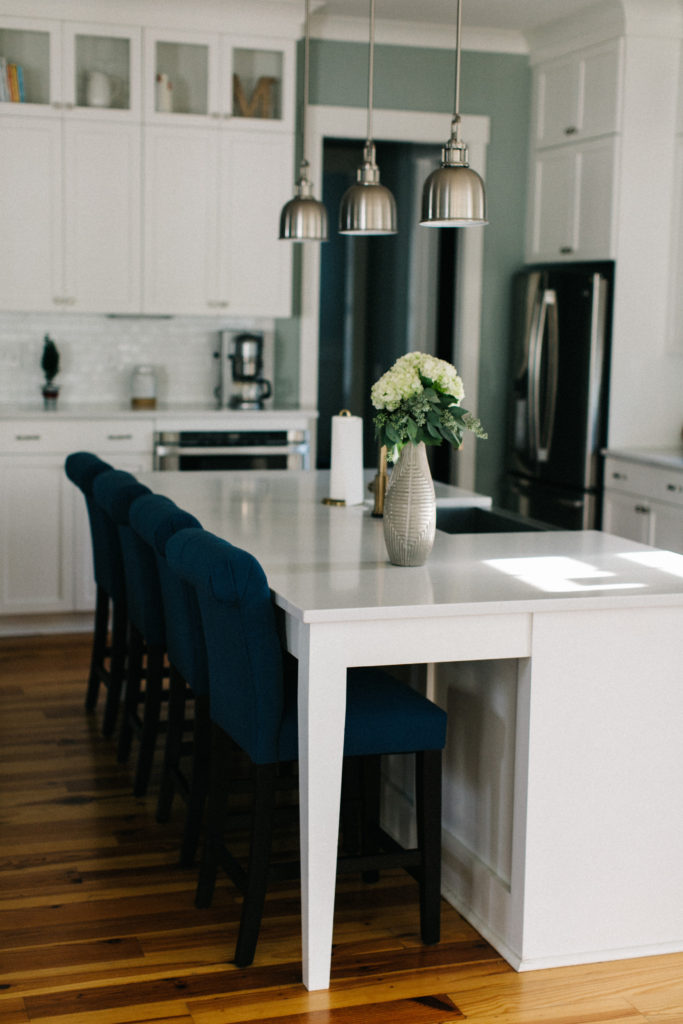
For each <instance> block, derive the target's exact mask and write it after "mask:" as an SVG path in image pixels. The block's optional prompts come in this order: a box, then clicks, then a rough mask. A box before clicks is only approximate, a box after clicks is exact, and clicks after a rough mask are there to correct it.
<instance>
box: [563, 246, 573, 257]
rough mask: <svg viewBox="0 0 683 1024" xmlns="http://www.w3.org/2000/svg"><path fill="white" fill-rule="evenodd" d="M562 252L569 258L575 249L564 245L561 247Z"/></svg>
mask: <svg viewBox="0 0 683 1024" xmlns="http://www.w3.org/2000/svg"><path fill="white" fill-rule="evenodd" d="M560 252H561V253H564V255H565V256H568V255H569V254H570V253H572V252H574V249H573V247H572V246H571V245H562V246H560Z"/></svg>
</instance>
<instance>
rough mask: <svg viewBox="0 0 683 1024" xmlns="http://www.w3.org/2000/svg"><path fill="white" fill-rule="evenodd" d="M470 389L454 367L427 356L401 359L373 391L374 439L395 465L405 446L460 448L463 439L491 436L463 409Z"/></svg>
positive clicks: (408, 356)
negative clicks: (465, 436) (444, 444)
mask: <svg viewBox="0 0 683 1024" xmlns="http://www.w3.org/2000/svg"><path fill="white" fill-rule="evenodd" d="M464 397H465V389H464V387H463V383H462V380H461V379H460V377H459V376H458V373H457V370H456V369H455V367H454V366H453V365H452V364H451V363H447V362H446V361H445V360H444V359H437V357H436V356H430V355H427V354H426V353H425V352H408V354H407V355H405V356H401V357H400V359H397V360H396V362H395V363H394V365H393V366H392V367H391V369H390V370H387V372H386V373H385V374H383V375H382V376H381V377H380V378H379V380H378V381H376V383H375V384H373V386H372V391H371V392H370V398H371V401H372V404H373V406H374V407H375V409H377V410H378V412H377V415H376V416H375V417H374V423H375V434H376V436H377V439H378V440H379V443H380V444H382V445H386V446H387V458H388V459H389V461H390V462H396V460H397V459H398V456H399V454H400V452H401V448H403V446H404V445H406V444H419V443H420V441H424V443H425V444H427V445H433V444H441V443H442V442H443V441H447V442H448V444H451V445H453V446H454V447H455V448H459V447H460V445H461V444H462V437H463V433H464V432H465V431H466V430H471V431H472V433H473V434H475V435H476V436H477V437H481V438H485V437H487V436H488V435H487V434H486V433H485V431H484V429H483V428H482V425H481V423H480V422H479V420H478V419H477V418H476V417H475V416H473V415H472V413H470V412H468V411H467V409H463V408H462V407H461V405H460V401H461V399H462V398H464Z"/></svg>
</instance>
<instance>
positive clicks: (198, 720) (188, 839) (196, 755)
mask: <svg viewBox="0 0 683 1024" xmlns="http://www.w3.org/2000/svg"><path fill="white" fill-rule="evenodd" d="M210 765H211V719H210V717H209V697H208V694H204V695H201V696H197V697H195V700H194V739H193V750H192V768H191V771H192V777H191V779H190V792H189V795H188V802H187V813H186V815H185V829H184V831H183V841H182V845H181V848H180V864H181V866H182V867H189V866H190V865H191V864H193V863H194V858H195V854H196V852H197V845H198V843H199V833H200V831H201V827H202V818H203V816H204V804H205V802H206V794H207V792H208V788H209V772H210Z"/></svg>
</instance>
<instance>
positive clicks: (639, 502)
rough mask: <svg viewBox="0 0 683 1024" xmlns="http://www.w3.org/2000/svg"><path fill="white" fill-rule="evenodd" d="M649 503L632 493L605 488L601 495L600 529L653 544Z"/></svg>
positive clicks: (652, 521)
mask: <svg viewBox="0 0 683 1024" xmlns="http://www.w3.org/2000/svg"><path fill="white" fill-rule="evenodd" d="M650 506H651V503H650V502H649V501H647V500H646V499H645V498H638V497H636V496H635V495H632V494H618V493H615V492H614V491H609V490H606V491H605V493H604V496H603V506H602V529H603V530H604V532H605V533H613V534H615V535H616V536H617V537H627V538H628V539H629V540H637V541H639V542H640V543H641V544H654V524H655V520H654V517H653V515H652V511H651V507H650Z"/></svg>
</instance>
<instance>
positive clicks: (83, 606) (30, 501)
mask: <svg viewBox="0 0 683 1024" xmlns="http://www.w3.org/2000/svg"><path fill="white" fill-rule="evenodd" d="M84 427H85V425H84V423H83V422H78V421H74V422H71V423H66V422H64V421H61V422H55V423H54V425H53V426H50V425H49V424H47V423H46V422H45V420H35V421H33V420H28V421H21V422H14V423H11V422H5V423H3V424H0V564H1V566H2V572H1V573H0V615H8V616H15V615H37V614H38V615H39V614H48V613H61V612H74V611H90V610H91V609H93V608H94V607H95V588H94V583H93V566H92V550H91V540H90V527H89V525H88V518H87V513H86V507H85V500H84V498H83V495H82V494H81V492H80V491H79V490H78V488H77V487H75V486H74V484H72V483H71V481H70V480H69V479H68V477H67V476H66V473H65V471H64V461H65V459H66V456H67V455H68V454H69V453H70V452H72V451H79V450H82V449H83V448H87V449H88V450H90V451H93V452H96V453H97V454H98V455H100V456H101V457H102V458H104V459H106V460H107V461H109V462H111V463H112V464H113V465H115V466H116V468H117V469H127V470H129V471H130V472H144V471H145V470H149V469H151V468H152V434H153V430H154V428H153V424H152V422H151V421H148V422H147V424H142V423H140V422H135V421H127V420H123V421H122V420H112V421H105V420H98V421H96V422H95V423H93V422H88V423H87V442H85V443H84V440H83V437H84Z"/></svg>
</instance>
